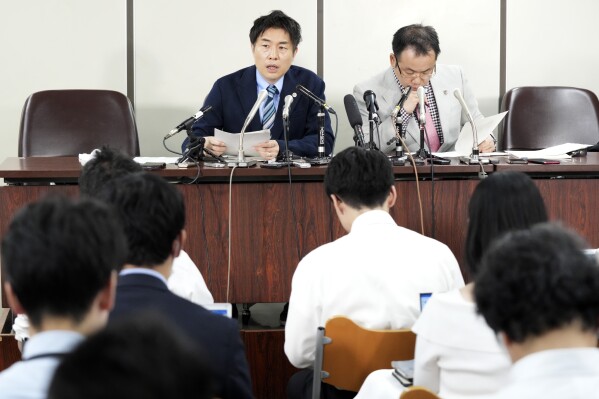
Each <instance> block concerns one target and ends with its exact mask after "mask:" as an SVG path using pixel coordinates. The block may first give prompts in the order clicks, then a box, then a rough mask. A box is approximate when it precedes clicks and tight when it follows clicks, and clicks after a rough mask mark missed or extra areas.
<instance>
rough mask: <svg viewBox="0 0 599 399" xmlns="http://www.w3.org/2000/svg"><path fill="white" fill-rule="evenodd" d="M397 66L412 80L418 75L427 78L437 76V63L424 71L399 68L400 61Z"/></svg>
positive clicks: (400, 72)
mask: <svg viewBox="0 0 599 399" xmlns="http://www.w3.org/2000/svg"><path fill="white" fill-rule="evenodd" d="M395 66H396V67H397V70H398V71H399V74H400V75H401V76H402V77H404V78H406V79H410V80H414V79H416V78H417V77H418V78H421V79H424V80H427V79H430V78H432V77H433V76H435V72H437V65H435V66H433V67H432V68H431V69H427V70H426V71H424V72H414V71H402V70H401V68H399V63H396V64H395Z"/></svg>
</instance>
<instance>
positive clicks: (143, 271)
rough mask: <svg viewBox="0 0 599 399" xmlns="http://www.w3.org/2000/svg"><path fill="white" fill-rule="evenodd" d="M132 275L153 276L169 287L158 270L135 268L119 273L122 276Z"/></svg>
mask: <svg viewBox="0 0 599 399" xmlns="http://www.w3.org/2000/svg"><path fill="white" fill-rule="evenodd" d="M130 274H145V275H147V276H153V277H156V278H157V279H159V280H161V281H162V282H164V284H165V285H168V283H167V281H166V279H165V278H164V276H163V275H162V274H160V273H158V272H157V271H156V270H153V269H148V268H147V267H134V268H132V269H123V270H121V272H120V273H119V275H120V276H128V275H130Z"/></svg>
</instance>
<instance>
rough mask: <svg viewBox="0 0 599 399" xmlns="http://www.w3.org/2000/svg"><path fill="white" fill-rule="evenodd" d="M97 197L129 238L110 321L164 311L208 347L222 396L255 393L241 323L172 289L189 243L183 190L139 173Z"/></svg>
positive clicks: (112, 183)
mask: <svg viewBox="0 0 599 399" xmlns="http://www.w3.org/2000/svg"><path fill="white" fill-rule="evenodd" d="M98 197H99V198H100V199H102V200H104V201H106V202H107V203H109V204H112V205H113V206H114V208H115V209H116V211H117V213H118V215H119V217H120V218H121V220H122V222H123V225H124V226H125V234H126V236H127V241H128V256H127V259H126V261H125V266H124V268H123V271H122V272H121V273H120V275H119V279H118V283H117V294H116V303H115V307H114V309H113V311H112V312H111V314H110V320H109V322H116V321H118V320H120V319H123V318H127V317H129V316H131V315H133V314H135V313H137V312H140V311H144V310H153V311H157V312H160V313H161V314H162V315H163V316H164V317H165V319H166V320H168V321H169V322H170V323H171V324H172V325H173V326H174V327H176V328H179V329H180V330H181V331H182V332H183V333H184V334H186V335H187V336H188V337H189V338H191V339H192V340H193V341H194V342H195V343H196V344H197V345H198V347H199V348H200V349H201V350H203V351H204V353H205V354H206V356H207V360H208V362H209V364H210V365H211V366H212V367H213V372H214V374H215V377H216V384H217V386H216V393H217V396H218V397H220V398H223V399H228V398H230V399H232V398H251V397H252V388H251V381H250V375H249V370H248V364H247V359H246V357H245V352H244V347H243V343H242V341H241V337H240V334H239V329H238V327H237V323H236V322H235V321H233V320H231V319H228V318H226V317H223V316H220V315H215V314H213V313H211V312H210V311H208V310H206V309H204V308H203V307H201V306H199V305H196V304H194V303H192V302H190V301H188V300H186V299H183V298H181V297H179V296H177V295H176V294H174V293H172V292H171V291H169V289H168V287H167V283H166V280H167V278H168V276H169V275H170V273H171V270H172V264H173V259H174V258H175V257H177V255H178V254H179V252H180V251H181V248H182V246H183V245H184V243H185V239H186V233H185V230H184V224H185V205H184V202H183V197H182V195H181V193H180V192H179V190H178V189H177V188H176V187H174V186H173V185H171V184H169V183H168V182H167V181H166V180H164V179H162V178H161V177H159V176H156V175H152V174H149V173H143V172H142V173H134V174H130V175H127V176H124V177H122V178H119V179H114V180H112V181H110V182H109V183H108V184H107V185H106V187H105V189H104V190H102V191H101V192H100V193H99V195H98ZM148 350H152V348H148Z"/></svg>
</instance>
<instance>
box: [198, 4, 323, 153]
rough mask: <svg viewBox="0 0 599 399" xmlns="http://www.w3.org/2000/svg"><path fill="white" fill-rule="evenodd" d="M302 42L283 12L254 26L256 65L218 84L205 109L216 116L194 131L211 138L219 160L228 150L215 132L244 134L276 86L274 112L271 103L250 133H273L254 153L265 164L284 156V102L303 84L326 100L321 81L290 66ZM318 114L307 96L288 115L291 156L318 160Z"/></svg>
mask: <svg viewBox="0 0 599 399" xmlns="http://www.w3.org/2000/svg"><path fill="white" fill-rule="evenodd" d="M301 40H302V33H301V27H300V25H299V24H298V23H297V22H296V21H295V20H294V19H292V18H290V17H288V16H287V15H285V14H284V13H283V12H282V11H273V12H271V13H270V14H269V15H265V16H262V17H260V18H258V19H256V20H255V21H254V26H253V27H252V28H251V30H250V42H251V43H252V53H253V55H254V61H255V65H253V66H251V67H247V68H244V69H241V70H239V71H237V72H234V73H232V74H230V75H227V76H224V77H222V78H220V79H218V80H217V81H216V83H215V84H214V86H213V87H212V90H210V93H208V96H207V97H206V101H205V102H204V105H210V106H212V110H211V111H210V112H208V113H206V115H205V116H204V117H203V118H202V119H200V120H198V121H197V122H196V123H194V125H193V127H192V133H193V135H195V136H201V137H206V144H205V148H207V149H208V150H212V151H213V152H214V153H215V154H216V155H220V154H222V153H224V152H225V150H226V146H225V144H224V143H223V142H222V141H219V140H216V139H215V138H214V137H213V136H214V128H218V129H222V130H224V131H226V132H229V133H239V132H240V131H241V128H242V126H243V123H244V121H245V118H246V117H247V115H248V114H249V112H250V110H251V108H252V106H253V105H254V103H255V102H256V99H257V98H258V92H260V91H261V90H267V91H268V88H269V86H271V85H272V86H274V87H275V88H276V90H275V89H273V88H271V91H272V92H274V93H273V94H272V95H269V96H271V97H272V99H273V100H272V101H273V104H274V109H272V108H270V106H269V104H268V103H269V99H268V98H267V99H266V100H265V101H264V102H263V103H262V105H261V107H260V110H259V111H260V112H257V113H256V116H255V117H254V118H253V119H252V121H251V122H250V124H249V126H248V127H247V131H248V132H249V131H256V130H262V129H266V128H269V129H270V135H271V140H269V141H267V142H264V143H261V144H259V145H257V146H256V147H255V149H256V150H257V151H258V153H259V154H260V156H262V157H263V158H264V159H267V160H270V159H275V158H276V157H277V156H279V155H282V154H284V151H285V140H284V139H285V138H284V135H283V120H282V112H283V104H284V99H285V96H287V95H290V94H292V93H293V92H294V91H295V88H296V86H297V85H298V84H301V85H302V86H304V87H306V88H307V89H308V90H310V91H311V92H312V93H314V94H315V95H316V96H318V97H319V98H322V99H324V89H325V84H324V82H323V81H322V79H320V78H319V77H318V76H316V74H314V73H313V72H311V71H309V70H307V69H305V68H301V67H298V66H292V65H291V64H292V62H293V59H294V57H295V55H296V54H297V50H298V47H297V46H298V44H299V43H300V41H301ZM319 110H320V106H318V105H317V104H316V103H314V102H313V101H312V100H310V99H309V98H307V97H305V96H302V95H298V96H297V97H296V98H295V99H294V101H293V104H292V106H291V108H290V114H289V137H288V143H289V150H290V151H291V152H292V153H293V154H296V155H300V156H308V157H314V156H316V155H317V154H318V143H319V136H318V133H319V123H318V116H317V114H318V112H319ZM273 112H274V114H273ZM332 145H333V131H332V129H331V121H330V118H329V115H328V113H326V116H325V154H326V155H329V153H330V152H331V151H332Z"/></svg>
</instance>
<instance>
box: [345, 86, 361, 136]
mask: <svg viewBox="0 0 599 399" xmlns="http://www.w3.org/2000/svg"><path fill="white" fill-rule="evenodd" d="M343 103H344V104H345V113H346V114H347V119H349V124H350V125H351V127H352V128H353V129H354V133H355V136H356V142H357V144H358V145H359V146H362V147H363V146H364V132H363V131H362V115H360V110H359V109H358V103H357V102H356V99H355V98H354V96H352V95H351V94H348V95H346V96H345V97H343Z"/></svg>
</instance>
